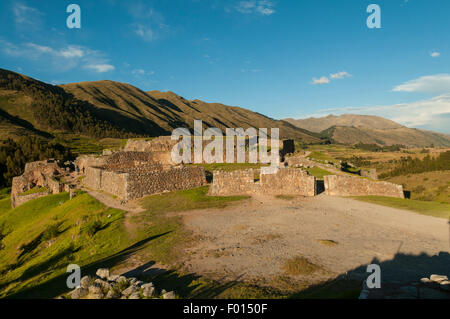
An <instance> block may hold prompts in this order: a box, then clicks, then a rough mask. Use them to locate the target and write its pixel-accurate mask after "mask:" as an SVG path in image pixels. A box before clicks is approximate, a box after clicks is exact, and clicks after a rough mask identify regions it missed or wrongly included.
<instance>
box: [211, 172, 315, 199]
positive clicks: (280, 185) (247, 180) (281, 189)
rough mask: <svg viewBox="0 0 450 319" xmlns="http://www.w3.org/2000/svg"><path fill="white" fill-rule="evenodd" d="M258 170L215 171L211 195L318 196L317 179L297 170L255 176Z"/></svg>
mask: <svg viewBox="0 0 450 319" xmlns="http://www.w3.org/2000/svg"><path fill="white" fill-rule="evenodd" d="M257 175H258V170H254V169H248V170H240V171H232V172H224V171H215V172H214V176H213V183H212V185H211V188H210V194H211V195H215V196H232V195H254V194H270V195H302V196H315V195H316V178H315V177H314V176H310V175H309V174H308V173H307V172H305V171H303V170H301V169H295V168H280V169H278V171H277V173H276V174H261V176H260V180H259V181H256V180H255V176H257Z"/></svg>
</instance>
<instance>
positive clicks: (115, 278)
mask: <svg viewBox="0 0 450 319" xmlns="http://www.w3.org/2000/svg"><path fill="white" fill-rule="evenodd" d="M119 278H120V276H119V275H112V276H109V277H108V281H117V280H118V279H119Z"/></svg>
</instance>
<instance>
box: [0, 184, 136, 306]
mask: <svg viewBox="0 0 450 319" xmlns="http://www.w3.org/2000/svg"><path fill="white" fill-rule="evenodd" d="M123 217H124V214H123V212H122V211H120V210H116V209H110V208H107V207H105V206H103V205H102V204H101V203H99V202H98V201H96V200H95V199H93V198H92V197H90V196H89V195H87V194H80V195H79V196H77V197H75V198H74V199H73V200H70V201H69V196H68V194H66V193H63V194H59V195H51V196H46V197H42V198H39V199H36V200H33V201H30V202H27V203H25V204H23V205H21V206H19V207H18V208H16V209H11V208H10V202H9V198H5V199H2V200H0V225H1V227H0V229H1V230H2V235H3V236H2V237H4V238H3V239H2V247H3V249H1V250H0V273H1V275H0V297H7V296H10V297H11V296H12V297H14V296H15V295H18V296H28V294H27V291H29V292H30V295H29V296H31V297H42V298H45V297H55V296H56V295H57V294H58V293H61V292H64V290H65V285H64V280H59V281H56V282H52V280H53V279H55V278H58V277H60V276H62V275H63V274H65V272H66V267H67V266H68V265H69V264H78V265H80V266H85V265H88V264H90V263H93V262H94V261H98V260H101V259H102V258H104V257H108V256H110V255H112V254H114V253H116V252H118V251H120V250H121V249H124V248H126V247H127V246H128V245H130V243H131V240H130V238H129V236H128V234H127V233H126V231H125V230H124V228H123ZM48 282H51V283H52V284H51V285H50V287H46V288H45V289H41V290H40V292H37V291H33V289H32V288H33V287H38V286H40V285H42V284H44V283H48ZM66 289H67V288H66ZM35 293H38V294H37V295H36V294H35Z"/></svg>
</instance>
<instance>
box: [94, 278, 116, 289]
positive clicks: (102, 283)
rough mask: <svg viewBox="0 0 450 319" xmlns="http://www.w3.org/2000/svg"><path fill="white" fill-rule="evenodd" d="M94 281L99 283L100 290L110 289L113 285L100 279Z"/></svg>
mask: <svg viewBox="0 0 450 319" xmlns="http://www.w3.org/2000/svg"><path fill="white" fill-rule="evenodd" d="M94 283H96V284H99V285H100V287H102V290H110V289H112V287H113V286H112V285H111V284H110V283H109V282H107V281H104V280H102V279H95V281H94Z"/></svg>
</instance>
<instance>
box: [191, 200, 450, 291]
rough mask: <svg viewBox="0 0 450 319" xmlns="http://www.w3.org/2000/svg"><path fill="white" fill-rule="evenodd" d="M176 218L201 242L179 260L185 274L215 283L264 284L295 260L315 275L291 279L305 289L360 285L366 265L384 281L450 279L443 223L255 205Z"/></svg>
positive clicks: (316, 206)
mask: <svg viewBox="0 0 450 319" xmlns="http://www.w3.org/2000/svg"><path fill="white" fill-rule="evenodd" d="M183 216H184V218H183V219H184V222H185V224H186V225H187V227H188V228H189V229H190V230H192V231H193V232H194V234H195V235H198V236H200V237H201V239H202V240H200V241H199V243H198V245H196V246H195V247H194V248H192V249H190V250H189V251H187V252H186V258H185V261H184V262H185V265H186V268H187V270H188V271H190V272H194V273H198V274H207V275H208V276H210V277H212V278H215V279H223V278H226V279H228V280H236V279H241V280H242V279H243V280H246V281H250V282H255V281H256V282H258V283H268V284H270V282H271V281H272V280H274V279H276V278H277V277H279V276H281V275H284V272H283V264H284V262H285V260H287V259H289V258H293V257H296V256H303V257H305V258H307V259H308V260H309V261H311V262H313V263H315V264H316V265H319V266H320V267H322V268H323V270H324V271H319V272H317V273H315V274H314V275H310V276H307V277H306V276H305V277H302V276H300V277H297V278H296V279H299V280H302V281H305V280H306V281H308V282H311V283H312V282H317V281H320V280H325V279H328V278H334V277H335V276H337V275H339V274H345V273H347V272H348V273H349V274H351V275H352V276H353V275H354V276H355V278H362V277H367V275H368V274H367V273H366V265H368V264H371V263H373V260H374V259H376V260H377V261H376V262H375V263H378V264H380V265H381V268H382V278H383V280H385V281H408V280H418V279H420V278H421V277H425V276H429V274H430V272H433V273H442V274H444V273H446V274H448V272H450V255H449V254H448V252H449V225H448V221H447V220H445V219H439V218H434V217H429V216H423V215H419V214H415V213H412V212H409V211H403V210H398V209H393V208H389V207H384V206H378V205H373V204H368V203H364V202H359V201H356V200H352V199H346V198H339V197H330V196H326V195H320V196H317V197H314V198H296V199H294V200H289V201H287V200H281V199H276V198H273V197H258V198H252V199H251V200H249V201H246V202H244V203H242V204H240V205H237V206H232V207H229V208H226V209H223V210H203V211H194V212H186V213H183ZM321 240H322V241H321ZM323 240H325V241H323ZM331 241H332V242H331ZM333 243H337V244H333ZM440 252H441V254H440V255H439V253H440ZM431 256H434V257H431ZM358 267H359V268H358Z"/></svg>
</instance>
